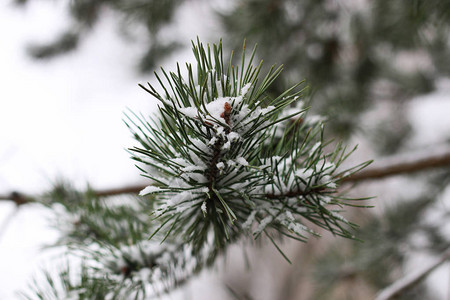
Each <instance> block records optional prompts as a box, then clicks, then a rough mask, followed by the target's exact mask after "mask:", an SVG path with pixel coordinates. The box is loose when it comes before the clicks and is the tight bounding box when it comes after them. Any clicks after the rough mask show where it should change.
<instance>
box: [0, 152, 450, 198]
mask: <svg viewBox="0 0 450 300" xmlns="http://www.w3.org/2000/svg"><path fill="white" fill-rule="evenodd" d="M448 166H450V147H446V148H441V149H438V150H436V151H434V153H432V154H425V155H424V154H420V155H419V154H415V155H412V156H411V157H409V156H408V157H406V158H405V156H395V157H391V158H386V159H382V160H380V161H378V162H377V163H374V164H373V165H372V166H370V167H367V168H366V169H364V170H362V171H360V172H358V173H356V174H353V175H352V176H349V177H347V178H345V179H343V180H342V182H358V181H362V180H369V179H380V178H385V177H389V176H393V175H401V174H406V173H413V172H419V171H425V170H429V169H435V168H442V167H448ZM145 187H146V185H130V186H125V187H121V188H112V189H104V190H94V191H93V193H94V194H95V195H97V196H98V197H109V196H117V195H122V194H138V193H139V192H140V191H141V190H143V189H144V188H145ZM1 200H10V201H13V202H15V203H16V204H17V205H22V204H25V203H29V202H33V199H32V198H31V197H27V196H24V194H21V193H17V192H13V193H11V194H9V195H4V196H2V195H0V201H1Z"/></svg>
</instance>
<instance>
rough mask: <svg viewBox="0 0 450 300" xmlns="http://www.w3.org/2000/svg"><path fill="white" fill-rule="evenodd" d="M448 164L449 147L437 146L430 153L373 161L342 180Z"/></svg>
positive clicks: (402, 172)
mask: <svg viewBox="0 0 450 300" xmlns="http://www.w3.org/2000/svg"><path fill="white" fill-rule="evenodd" d="M446 166H450V147H445V148H439V149H437V150H435V151H434V152H433V153H431V154H423V153H422V154H415V155H409V156H407V157H405V156H394V157H390V158H386V159H382V160H380V161H379V162H375V163H374V164H373V165H372V166H370V167H368V168H366V169H364V170H361V171H360V172H358V173H355V174H353V175H351V176H349V177H347V178H344V179H343V180H342V181H343V182H356V181H362V180H373V179H380V178H385V177H389V176H393V175H401V174H408V173H414V172H419V171H424V170H429V169H434V168H442V167H446Z"/></svg>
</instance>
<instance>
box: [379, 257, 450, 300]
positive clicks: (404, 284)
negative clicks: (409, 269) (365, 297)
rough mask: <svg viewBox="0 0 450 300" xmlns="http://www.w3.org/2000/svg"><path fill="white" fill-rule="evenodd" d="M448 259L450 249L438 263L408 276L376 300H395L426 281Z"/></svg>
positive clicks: (380, 294) (385, 290) (383, 291)
mask: <svg viewBox="0 0 450 300" xmlns="http://www.w3.org/2000/svg"><path fill="white" fill-rule="evenodd" d="M448 259H450V249H447V250H446V251H445V252H444V253H442V254H441V256H440V257H439V258H438V259H437V260H436V261H434V262H433V263H432V264H430V265H429V266H427V267H426V268H424V269H423V270H421V271H419V272H417V273H413V274H411V275H407V276H405V277H403V278H401V279H399V280H397V281H396V282H394V283H393V284H391V285H390V286H388V287H387V288H385V289H384V290H382V291H381V292H379V293H378V295H377V297H376V298H375V300H390V299H394V297H396V296H398V295H400V294H402V293H403V292H405V291H407V290H408V289H410V288H412V287H414V286H415V285H416V284H418V283H419V282H420V281H422V280H423V279H425V278H426V277H427V276H428V275H429V274H430V273H431V272H433V271H434V270H435V269H436V268H437V267H439V266H440V265H442V264H443V263H444V262H446V261H447V260H448Z"/></svg>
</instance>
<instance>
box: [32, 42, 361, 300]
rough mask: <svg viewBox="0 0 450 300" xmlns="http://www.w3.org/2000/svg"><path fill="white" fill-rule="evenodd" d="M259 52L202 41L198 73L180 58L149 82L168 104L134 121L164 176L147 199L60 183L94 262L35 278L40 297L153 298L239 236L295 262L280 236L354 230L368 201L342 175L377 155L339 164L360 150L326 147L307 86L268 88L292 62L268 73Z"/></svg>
mask: <svg viewBox="0 0 450 300" xmlns="http://www.w3.org/2000/svg"><path fill="white" fill-rule="evenodd" d="M255 50H256V48H255ZM255 50H254V51H253V52H252V53H251V55H250V58H249V61H248V62H246V59H248V57H246V55H245V44H244V53H243V54H242V59H241V64H240V65H238V66H235V65H233V64H232V61H233V59H232V57H231V58H230V59H229V60H228V61H229V63H228V64H225V63H224V59H223V56H224V54H223V51H222V45H221V44H219V45H212V46H210V45H207V46H206V47H205V46H203V44H201V43H200V42H199V41H198V42H197V44H193V52H194V55H195V58H196V65H194V66H192V65H190V64H187V65H186V68H187V78H186V79H184V77H183V76H182V74H181V70H180V67H179V66H178V68H177V72H176V73H175V72H170V73H167V72H166V71H164V69H162V74H163V76H164V77H163V78H161V77H160V76H159V75H156V77H157V79H158V81H159V83H160V85H161V90H162V92H158V91H157V90H156V88H154V87H153V86H152V85H150V84H149V86H148V87H144V86H142V87H143V88H144V89H145V90H146V91H147V92H149V93H150V94H151V95H152V96H153V97H155V98H156V99H158V100H159V114H158V115H156V116H155V117H153V118H150V119H148V120H145V119H144V118H143V117H139V118H138V117H137V116H136V115H134V116H133V117H129V118H128V120H127V124H128V126H129V127H130V128H131V129H132V131H133V133H134V136H135V138H136V140H137V141H138V142H139V144H140V145H139V147H133V148H131V149H130V153H132V155H133V158H134V159H135V160H136V161H137V162H139V165H140V166H139V169H140V170H141V171H142V172H143V174H144V176H145V177H148V178H149V179H151V183H152V184H151V185H149V186H148V187H147V188H145V189H144V190H142V191H141V196H145V197H144V198H142V199H129V200H128V201H127V202H125V203H124V202H122V203H121V204H117V203H116V204H115V203H114V201H113V202H112V203H110V202H108V203H106V202H105V201H104V199H101V198H99V197H97V196H95V195H94V194H92V193H90V192H89V191H88V192H87V193H86V194H82V193H79V192H76V191H73V190H71V189H70V188H67V187H65V186H64V185H60V186H57V187H56V188H55V189H54V191H53V192H52V193H51V194H50V195H49V197H47V199H49V200H48V201H49V202H48V205H53V206H55V205H56V206H57V207H58V206H59V207H61V206H62V208H63V209H62V211H63V212H64V213H65V214H66V215H67V214H68V215H69V216H71V218H72V221H71V222H67V219H66V220H64V222H63V224H69V225H70V226H69V228H67V229H66V232H65V235H64V236H63V239H62V240H61V241H60V243H59V244H62V245H69V246H70V249H71V250H72V251H74V252H75V253H77V255H80V253H81V257H82V260H83V265H82V267H81V269H79V267H78V268H76V269H75V271H73V270H72V269H71V267H68V268H67V269H64V270H63V271H62V273H61V274H60V276H57V277H56V278H53V277H52V275H50V274H49V275H48V276H47V283H48V285H49V286H50V287H51V288H45V287H35V288H34V289H35V290H36V291H37V292H36V295H44V294H45V293H53V294H52V295H53V296H54V297H56V298H58V297H61V296H60V295H65V296H64V297H69V298H70V297H75V298H77V299H92V297H93V296H92V295H93V294H92V293H94V294H95V292H94V291H92V289H95V290H98V293H99V294H95V295H96V296H95V297H102V298H103V297H104V298H105V299H131V298H136V299H144V298H146V297H148V296H151V295H156V294H158V293H161V292H165V291H170V290H172V289H173V288H175V287H177V286H178V285H179V284H182V283H184V282H185V281H186V280H187V279H189V278H190V277H191V276H192V275H194V274H196V273H197V272H199V271H201V270H202V269H204V268H205V267H208V266H210V265H213V264H214V263H215V261H216V260H217V257H218V256H219V255H222V254H224V253H225V252H226V249H227V247H228V246H229V245H231V244H232V243H235V242H236V241H242V240H253V239H258V238H259V237H260V236H262V235H263V236H266V237H267V239H268V240H269V241H271V242H272V243H273V245H274V246H275V247H276V248H277V249H278V250H279V251H280V253H281V254H282V255H283V256H284V257H285V258H286V259H287V260H289V259H288V257H287V256H285V254H284V253H283V252H281V250H280V248H279V246H278V242H279V240H280V237H281V236H285V237H288V238H293V239H296V240H299V241H303V242H304V241H306V239H307V237H308V236H310V235H316V236H319V234H318V233H316V232H314V231H313V230H312V229H311V225H315V227H317V228H323V229H324V230H326V231H330V232H331V233H333V234H335V235H339V236H343V237H346V238H352V239H353V238H354V236H353V230H352V228H354V227H355V226H356V225H354V224H353V223H350V222H348V221H347V220H346V219H345V218H344V217H343V216H341V215H340V214H339V213H340V212H341V211H342V208H343V206H345V205H351V206H355V203H354V202H353V201H356V200H362V199H349V198H346V197H345V196H344V195H342V194H341V193H340V192H339V191H338V185H339V183H340V181H341V180H343V179H345V178H346V177H347V176H350V175H352V174H353V173H354V172H356V171H358V170H359V169H361V168H363V167H364V166H366V165H367V164H368V163H363V164H361V165H358V166H355V167H353V168H350V169H345V170H343V169H341V168H339V167H340V166H341V164H342V162H343V161H344V160H345V159H346V158H347V157H348V155H349V154H350V153H351V152H352V151H350V152H348V151H346V148H345V147H343V146H342V145H341V144H337V146H336V147H335V148H334V150H332V151H331V152H325V147H326V146H328V147H331V145H329V143H325V142H324V141H323V127H324V126H323V123H322V122H321V121H320V118H317V116H316V117H313V116H309V115H308V114H307V109H300V108H298V106H297V107H296V106H292V105H293V104H294V103H296V102H300V101H302V100H301V94H302V92H303V89H298V85H295V86H293V87H292V88H290V89H288V90H287V91H285V92H284V93H282V94H280V95H279V96H278V97H275V98H271V97H270V96H268V95H267V94H266V91H267V89H268V88H269V87H270V85H271V84H272V83H273V82H274V81H275V80H276V78H277V76H278V75H279V74H280V72H281V67H280V68H275V67H272V68H271V69H270V71H269V72H268V73H267V74H266V75H265V76H264V77H263V79H260V71H261V65H262V64H261V63H260V64H258V65H257V66H256V67H255V66H254V65H253V64H252V63H253V60H254V57H255ZM164 80H165V81H164ZM44 203H46V202H45V201H44ZM60 210H61V209H60ZM148 214H151V216H148ZM100 216H101V217H100ZM66 227H67V225H66ZM61 229H62V227H61ZM149 237H150V238H149ZM148 238H149V240H147V239H148ZM72 268H73V267H72ZM71 272H75V273H77V272H78V273H77V274H78V276H77V277H75V279H74V277H73V276H72V277H71V276H70V274H71ZM55 282H59V283H55ZM86 290H89V292H88V293H87V292H86ZM105 291H108V293H106V294H105ZM61 293H62V294H61ZM64 293H65V294H64ZM64 297H63V298H64ZM95 297H94V298H95ZM31 298H32V297H31ZM44 298H45V297H44ZM50 298H51V297H50ZM45 299H47V298H45Z"/></svg>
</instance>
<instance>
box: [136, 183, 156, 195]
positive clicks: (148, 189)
mask: <svg viewBox="0 0 450 300" xmlns="http://www.w3.org/2000/svg"><path fill="white" fill-rule="evenodd" d="M159 191H161V188H159V187H157V186H154V185H149V186H148V187H146V188H145V189H143V190H142V191H140V192H139V195H140V196H145V195H149V194H153V193H156V192H159Z"/></svg>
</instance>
